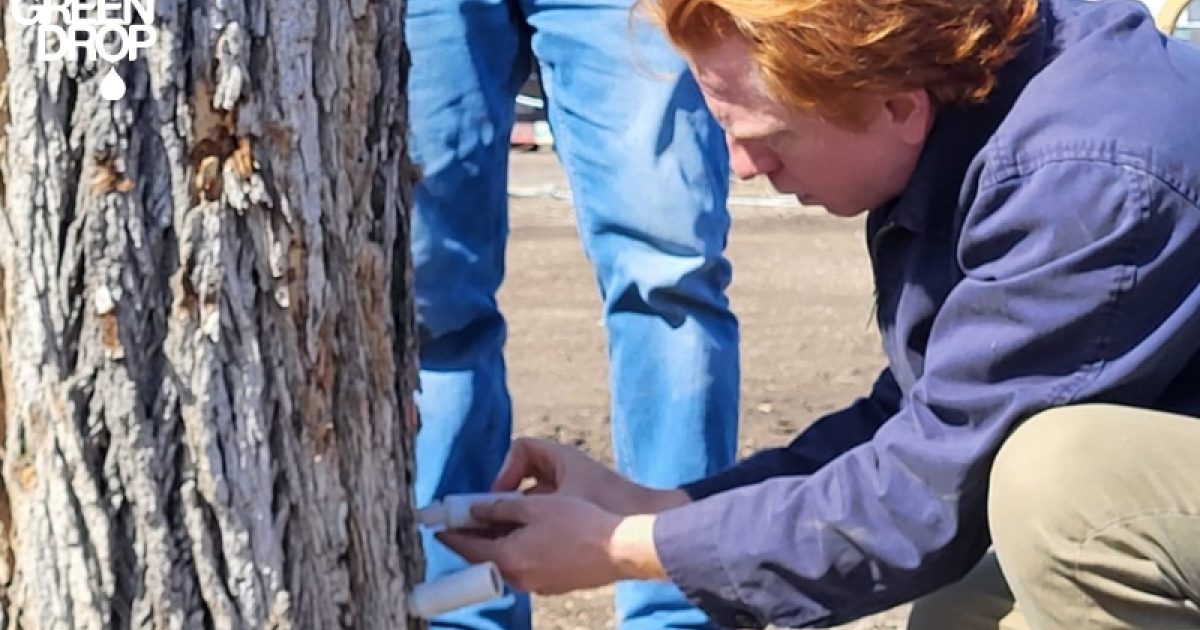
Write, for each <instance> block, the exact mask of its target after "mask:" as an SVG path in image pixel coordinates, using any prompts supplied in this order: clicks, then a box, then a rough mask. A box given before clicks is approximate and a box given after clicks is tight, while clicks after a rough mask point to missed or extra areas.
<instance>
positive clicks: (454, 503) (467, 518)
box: [417, 492, 522, 529]
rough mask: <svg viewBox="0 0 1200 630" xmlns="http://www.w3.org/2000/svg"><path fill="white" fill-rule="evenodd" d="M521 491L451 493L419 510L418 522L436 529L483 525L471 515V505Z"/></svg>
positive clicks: (495, 499) (509, 497)
mask: <svg viewBox="0 0 1200 630" xmlns="http://www.w3.org/2000/svg"><path fill="white" fill-rule="evenodd" d="M520 496H522V495H521V493H520V492H481V493H478V494H451V495H448V496H446V497H445V498H444V499H442V500H441V501H434V502H433V503H431V504H429V506H428V507H425V508H422V509H420V510H417V522H418V523H420V524H422V525H424V526H426V527H432V528H435V529H441V528H445V529H462V528H470V527H483V523H480V522H479V521H476V520H475V519H474V518H472V517H471V506H472V505H475V504H476V503H487V502H489V501H498V500H500V499H515V498H519V497H520Z"/></svg>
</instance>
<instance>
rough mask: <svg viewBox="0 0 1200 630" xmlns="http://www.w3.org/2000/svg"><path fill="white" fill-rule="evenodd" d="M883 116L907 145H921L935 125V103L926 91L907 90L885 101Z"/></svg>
mask: <svg viewBox="0 0 1200 630" xmlns="http://www.w3.org/2000/svg"><path fill="white" fill-rule="evenodd" d="M883 114H884V116H885V117H886V119H887V122H888V124H889V126H891V127H892V128H893V129H894V130H895V132H896V135H897V136H898V137H899V138H900V139H901V140H902V141H903V142H905V143H906V144H910V145H920V144H922V143H924V142H925V136H926V135H928V133H929V128H930V126H932V124H933V101H931V100H930V98H929V92H926V91H925V90H907V91H904V92H899V93H897V94H893V95H891V96H889V97H887V98H886V99H884V101H883Z"/></svg>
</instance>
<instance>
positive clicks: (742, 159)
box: [728, 139, 778, 180]
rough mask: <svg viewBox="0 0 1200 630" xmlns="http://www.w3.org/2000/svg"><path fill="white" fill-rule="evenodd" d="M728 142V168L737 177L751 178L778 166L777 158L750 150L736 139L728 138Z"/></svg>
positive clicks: (742, 178)
mask: <svg viewBox="0 0 1200 630" xmlns="http://www.w3.org/2000/svg"><path fill="white" fill-rule="evenodd" d="M728 144H729V170H731V171H732V172H733V174H734V176H735V177H737V178H738V179H741V180H747V179H753V178H755V177H758V176H759V175H765V174H767V173H770V172H771V171H773V170H775V169H776V168H778V160H776V159H775V158H774V157H772V156H769V155H766V154H763V153H761V152H754V151H751V150H750V149H749V148H747V147H746V146H745V145H744V144H742V143H740V142H738V141H737V140H733V139H728Z"/></svg>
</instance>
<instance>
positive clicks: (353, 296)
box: [0, 0, 420, 629]
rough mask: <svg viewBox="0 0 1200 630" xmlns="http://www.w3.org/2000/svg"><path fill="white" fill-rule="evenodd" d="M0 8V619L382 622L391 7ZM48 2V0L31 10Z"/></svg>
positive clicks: (389, 497) (123, 624) (407, 421)
mask: <svg viewBox="0 0 1200 630" xmlns="http://www.w3.org/2000/svg"><path fill="white" fill-rule="evenodd" d="M13 2H25V3H27V4H38V3H45V0H0V35H2V38H3V45H2V46H0V448H2V449H3V450H2V451H0V460H2V462H3V465H2V467H0V470H2V476H3V477H2V480H0V628H131V627H136V628H143V627H147V628H148V627H154V628H189V629H190V628H204V627H215V628H267V627H270V628H274V627H280V628H283V627H296V628H318V629H325V628H341V627H353V628H404V627H416V625H417V624H416V623H415V622H412V621H411V620H409V619H408V618H407V617H406V614H405V593H406V592H407V590H408V589H409V587H410V586H411V584H412V582H413V581H414V580H415V579H417V578H419V568H418V567H419V565H420V558H419V542H418V539H417V538H416V536H415V530H414V525H413V515H412V510H411V508H410V500H411V490H410V488H411V484H410V480H411V477H412V470H411V461H412V459H411V438H412V433H413V432H414V430H415V426H414V425H415V421H414V420H413V418H414V414H413V412H412V411H411V410H412V406H411V397H410V392H411V391H412V388H413V385H414V379H415V371H414V353H413V351H412V344H413V343H414V336H413V330H412V317H411V316H410V313H411V304H410V299H409V297H410V296H409V287H410V286H411V285H410V282H409V264H408V259H407V241H408V235H407V216H408V215H407V208H408V204H409V191H410V186H409V184H410V182H409V181H408V180H409V179H410V177H411V169H410V168H409V166H408V162H407V160H406V158H405V145H404V139H405V134H404V124H405V108H404V98H403V97H404V94H403V91H404V79H405V75H406V72H407V56H406V54H405V53H404V49H403V28H402V27H403V0H157V2H156V3H155V4H156V6H155V11H156V14H157V21H156V24H155V27H156V30H157V33H158V42H157V44H156V45H155V46H154V47H153V48H151V49H149V51H148V54H146V55H144V56H142V57H139V58H138V59H137V60H136V61H129V62H122V63H120V64H119V66H118V70H119V72H120V74H121V75H122V76H123V77H124V79H125V83H126V84H127V85H128V86H129V89H128V93H127V94H126V96H125V97H124V98H123V99H122V100H118V101H112V102H110V101H106V100H103V99H101V98H100V97H99V96H98V93H97V91H98V87H99V83H100V80H101V78H102V77H103V76H104V74H105V73H106V72H107V71H108V69H109V67H110V66H109V65H108V64H107V63H105V62H103V61H100V62H98V63H86V62H82V61H81V62H78V63H77V62H72V61H65V62H62V61H60V62H37V61H35V60H34V58H33V51H34V46H35V39H34V37H35V33H34V31H35V28H36V27H32V26H24V25H21V24H19V23H17V21H16V20H15V19H13V18H12V16H11V12H10V8H11V7H10V6H9V5H10V4H11V3H13ZM60 4H61V3H60Z"/></svg>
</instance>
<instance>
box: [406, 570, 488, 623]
mask: <svg viewBox="0 0 1200 630" xmlns="http://www.w3.org/2000/svg"><path fill="white" fill-rule="evenodd" d="M503 590H504V582H503V580H501V579H500V570H499V569H497V568H496V565H494V564H492V563H491V562H485V563H483V564H476V565H474V566H471V567H470V568H468V569H465V570H463V571H459V572H458V573H452V574H450V575H446V576H442V577H440V578H438V579H436V580H434V581H432V582H426V583H424V584H418V585H417V586H416V588H414V589H413V592H412V593H411V594H409V596H408V612H409V614H410V615H412V616H414V617H419V618H421V619H432V618H433V617H436V616H438V615H440V614H442V613H445V612H450V611H451V610H457V609H459V608H463V607H465V606H472V605H474V604H481V603H483V602H486V601H488V600H489V599H495V598H497V597H499V596H500V594H501V593H502V592H503Z"/></svg>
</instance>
